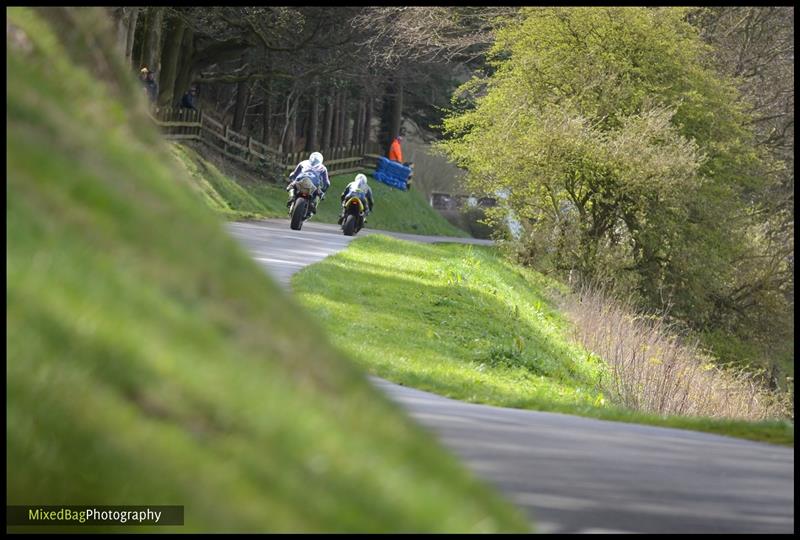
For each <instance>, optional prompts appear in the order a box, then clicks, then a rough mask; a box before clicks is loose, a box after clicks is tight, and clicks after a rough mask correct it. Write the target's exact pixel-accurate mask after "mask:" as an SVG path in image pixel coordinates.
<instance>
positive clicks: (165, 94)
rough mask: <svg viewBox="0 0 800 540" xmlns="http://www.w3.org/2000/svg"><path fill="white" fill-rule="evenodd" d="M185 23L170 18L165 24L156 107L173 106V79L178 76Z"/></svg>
mask: <svg viewBox="0 0 800 540" xmlns="http://www.w3.org/2000/svg"><path fill="white" fill-rule="evenodd" d="M185 27H186V23H184V22H183V19H181V18H179V17H171V18H170V20H169V22H168V24H167V38H166V40H165V41H164V50H163V52H162V54H161V74H160V76H159V78H158V87H159V88H158V105H159V107H171V106H173V105H174V101H175V96H174V94H173V91H174V89H175V78H176V77H177V76H178V73H177V68H178V56H179V55H180V52H181V42H182V41H183V30H184V28H185Z"/></svg>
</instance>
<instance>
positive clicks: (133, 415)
mask: <svg viewBox="0 0 800 540" xmlns="http://www.w3.org/2000/svg"><path fill="white" fill-rule="evenodd" d="M66 14H67V12H64V11H61V10H56V11H50V12H42V11H38V10H36V11H34V10H31V9H29V8H10V9H8V10H7V15H8V19H9V23H10V24H11V25H13V28H11V29H10V31H12V30H13V31H14V32H15V33H17V35H19V32H18V31H17V30H16V29H15V28H19V29H21V31H22V35H23V36H24V37H22V38H19V39H20V40H21V41H22V42H23V43H24V42H28V43H29V44H30V47H29V48H27V47H25V48H20V47H17V46H9V48H8V49H7V66H8V67H7V74H8V81H7V83H8V85H7V106H8V109H7V130H8V133H9V138H8V142H7V147H6V150H7V157H8V164H7V176H8V180H7V186H6V194H7V203H6V225H7V231H8V232H7V236H6V240H7V248H6V249H7V250H6V271H7V281H6V287H7V299H6V318H7V320H6V331H7V341H6V353H7V364H6V376H7V383H6V390H7V396H6V408H7V410H6V421H7V432H6V434H7V447H6V450H7V454H6V456H7V457H6V469H7V484H6V496H7V504H10V505H13V504H28V505H67V504H70V505H81V504H92V505H114V504H138V505H141V504H148V505H158V504H172V505H174V504H177V505H183V506H184V507H185V526H184V527H180V528H172V527H168V528H166V529H165V528H157V529H156V528H147V527H144V528H130V527H120V528H117V530H120V531H122V530H124V531H128V532H131V531H136V532H141V531H143V530H144V531H146V530H160V531H162V532H164V531H170V530H171V531H178V532H188V531H213V532H228V531H231V532H302V531H326V532H336V531H352V532H386V531H389V532H417V531H431V532H455V531H464V532H479V531H487V532H489V531H525V530H527V528H528V524H527V520H526V519H524V518H523V517H522V516H521V515H520V513H519V512H518V511H517V510H516V509H514V508H512V507H511V506H510V505H508V504H507V503H506V502H505V501H503V500H502V499H500V498H499V497H498V496H497V495H496V494H495V492H494V491H493V490H491V489H489V488H488V487H487V486H485V485H484V484H483V483H481V482H478V481H477V480H476V479H475V478H474V477H473V476H472V475H471V474H470V473H469V472H468V471H466V470H465V469H464V468H463V467H462V466H461V465H460V464H459V463H458V462H457V461H456V460H455V458H454V457H452V455H451V454H449V453H447V452H445V451H444V450H442V448H441V447H440V446H439V445H438V444H437V443H436V442H435V441H434V439H433V437H432V436H431V435H429V434H427V433H426V432H425V431H423V430H422V429H421V428H419V427H417V426H416V424H414V423H412V422H411V421H410V420H409V419H408V418H407V417H406V416H405V415H404V414H402V412H401V410H400V409H399V408H398V406H396V405H394V404H392V403H391V402H389V400H388V399H386V398H385V397H384V396H383V395H382V394H380V393H379V392H378V391H376V390H375V389H374V388H373V387H372V386H371V385H370V384H369V383H368V381H367V379H366V377H365V376H364V374H363V371H362V370H360V369H358V368H357V367H355V366H354V365H353V364H351V363H350V362H349V361H347V360H345V359H344V357H342V356H341V355H340V354H339V353H337V352H336V351H335V350H334V349H333V348H332V347H331V346H330V345H329V343H328V342H327V340H326V339H325V338H324V337H318V336H320V335H321V329H320V327H319V326H318V324H317V323H315V322H314V321H313V320H312V319H311V318H310V317H308V316H307V315H306V314H305V313H304V312H303V310H302V309H301V308H300V307H299V306H298V304H297V303H296V302H295V301H294V300H293V299H292V298H291V297H289V296H288V295H287V294H285V293H284V292H283V291H282V290H280V289H279V287H278V286H277V285H276V284H275V283H274V282H273V281H272V280H271V279H269V278H268V277H267V276H266V275H265V274H264V272H263V271H262V270H261V269H260V268H259V267H258V266H257V265H256V263H255V262H253V261H252V260H251V259H250V257H249V256H248V255H247V254H246V253H245V251H244V250H243V249H241V248H240V247H239V246H238V245H237V244H236V243H235V242H234V241H233V240H232V239H231V238H230V237H229V235H228V234H227V233H226V232H225V230H224V226H223V225H224V223H223V220H222V219H221V218H220V217H219V216H217V215H215V214H214V213H212V212H211V211H210V210H209V209H208V208H207V207H206V206H205V205H204V204H203V203H202V202H201V200H200V198H198V196H197V195H196V193H194V192H193V188H192V181H191V180H190V179H189V178H188V176H187V175H186V174H185V173H184V172H181V171H180V170H179V167H178V166H177V164H176V163H175V160H174V159H173V157H172V156H171V154H170V150H169V149H168V148H167V146H166V145H165V144H164V143H162V142H161V141H160V138H159V136H158V135H157V132H156V129H155V127H154V126H153V125H152V124H151V123H150V122H149V120H147V118H146V115H145V103H144V98H143V97H142V96H141V95H140V92H139V91H138V89H137V88H136V87H135V86H134V85H135V83H134V77H133V75H132V74H128V73H127V72H128V71H129V68H128V67H127V66H124V65H123V64H122V61H121V59H119V58H118V57H117V55H116V54H117V53H116V51H115V48H114V47H115V44H116V43H115V40H114V39H113V37H112V33H111V25H110V22H109V21H108V20H107V19H106V18H105V14H104V13H103V12H102V11H101V10H99V9H87V8H80V9H75V10H72V11H71V12H69V16H65V15H66ZM57 18H58V19H59V20H58V21H57V22H54V23H50V22H48V21H50V20H53V19H57ZM51 24H52V25H51ZM54 28H58V32H59V35H58V36H57V35H56V34H55V33H54ZM9 41H10V40H9ZM86 47H93V48H92V49H90V52H91V54H89V52H87V51H86V50H85V48H86ZM76 59H81V61H78V60H76ZM89 70H93V71H94V73H95V74H97V73H99V74H100V75H103V76H105V77H106V78H104V79H102V81H103V82H100V81H98V80H97V79H96V78H95V75H94V74H92V73H90V72H89ZM115 73H122V74H123V76H124V78H119V77H116V76H114V74H115ZM312 336H313V337H312ZM65 528H66V527H60V526H59V527H39V528H38V529H41V530H43V531H47V532H53V531H58V530H61V529H65ZM9 529H10V530H20V528H14V527H10V528H9ZM35 529H36V528H25V529H24V530H25V531H28V532H30V531H33V530H35ZM107 529H112V530H114V529H113V528H110V527H93V528H92V531H93V532H97V531H101V530H107Z"/></svg>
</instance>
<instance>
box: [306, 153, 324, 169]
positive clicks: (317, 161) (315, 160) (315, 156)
mask: <svg viewBox="0 0 800 540" xmlns="http://www.w3.org/2000/svg"><path fill="white" fill-rule="evenodd" d="M308 161H309V162H310V163H311V166H312V167H316V166H317V165H322V154H320V153H319V152H312V153H311V155H310V156H308Z"/></svg>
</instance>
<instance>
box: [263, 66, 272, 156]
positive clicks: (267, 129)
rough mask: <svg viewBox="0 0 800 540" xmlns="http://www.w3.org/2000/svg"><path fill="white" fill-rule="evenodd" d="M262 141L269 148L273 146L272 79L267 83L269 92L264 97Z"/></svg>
mask: <svg viewBox="0 0 800 540" xmlns="http://www.w3.org/2000/svg"><path fill="white" fill-rule="evenodd" d="M261 141H262V142H263V143H264V144H266V145H267V146H271V145H272V79H270V81H269V82H268V83H267V92H266V94H265V95H264V123H263V126H262V132H261Z"/></svg>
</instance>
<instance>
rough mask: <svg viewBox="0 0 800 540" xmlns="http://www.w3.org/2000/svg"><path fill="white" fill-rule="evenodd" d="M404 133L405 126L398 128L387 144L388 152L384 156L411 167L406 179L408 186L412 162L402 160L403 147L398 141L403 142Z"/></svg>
mask: <svg viewBox="0 0 800 540" xmlns="http://www.w3.org/2000/svg"><path fill="white" fill-rule="evenodd" d="M405 134H406V130H405V128H400V134H399V135H398V136H397V137H395V139H394V140H393V141H392V144H390V145H389V154H388V155H387V156H386V157H387V158H389V159H390V160H392V161H396V162H398V163H402V164H403V165H405V166H406V167H409V168H411V174H409V175H408V179H407V180H406V183H407V184H408V185H409V186H410V185H411V177H412V176H414V164H413V163H410V162H408V163H407V162H403V149H402V148H400V143H401V142H403V138H404V137H405Z"/></svg>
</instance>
